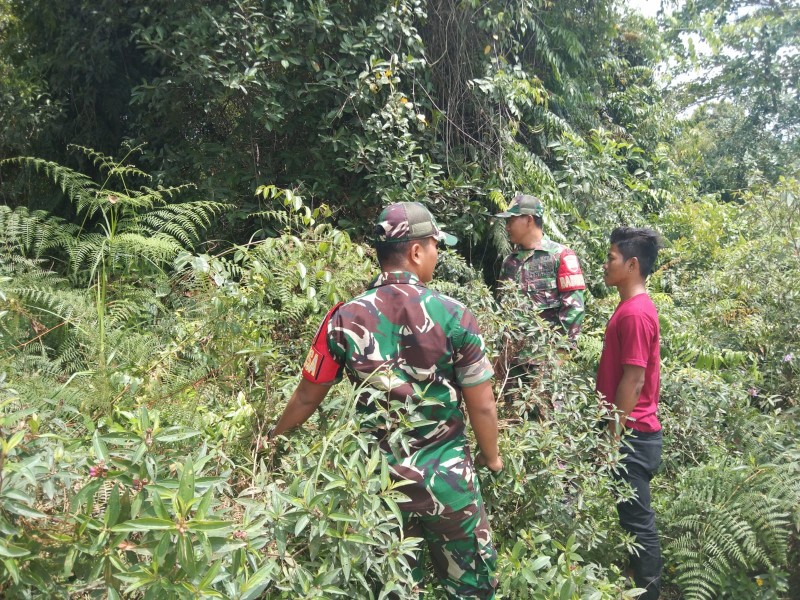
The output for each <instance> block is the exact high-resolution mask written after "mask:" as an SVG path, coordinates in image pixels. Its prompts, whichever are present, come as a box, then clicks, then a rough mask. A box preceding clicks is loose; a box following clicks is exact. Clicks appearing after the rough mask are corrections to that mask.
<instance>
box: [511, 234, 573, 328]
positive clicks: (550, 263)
mask: <svg viewBox="0 0 800 600" xmlns="http://www.w3.org/2000/svg"><path fill="white" fill-rule="evenodd" d="M499 280H500V281H513V282H515V283H516V284H517V285H518V286H519V288H520V289H521V290H522V291H523V292H525V293H527V294H528V296H530V298H531V299H532V300H533V302H534V304H535V305H536V306H537V307H538V308H539V310H540V315H541V316H542V318H543V319H545V320H546V321H548V322H550V323H552V324H553V325H555V326H558V327H563V328H564V330H566V332H567V336H568V337H569V339H570V340H572V341H575V340H576V339H577V337H578V334H579V333H580V331H581V323H583V317H584V302H583V290H584V289H585V287H586V286H585V284H584V281H583V274H582V273H581V267H580V263H579V262H578V257H577V256H575V253H574V252H573V251H572V250H570V249H569V248H567V247H566V246H563V245H562V244H558V243H556V242H553V241H551V240H549V239H547V238H545V239H543V240H542V241H541V243H540V244H539V245H538V246H537V247H536V248H533V249H529V250H517V251H516V252H514V253H513V254H511V255H510V256H508V257H506V259H505V260H504V261H503V267H502V269H501V272H500V277H499Z"/></svg>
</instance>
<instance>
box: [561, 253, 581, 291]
mask: <svg viewBox="0 0 800 600" xmlns="http://www.w3.org/2000/svg"><path fill="white" fill-rule="evenodd" d="M584 289H586V282H585V281H584V280H583V272H582V271H581V263H579V262H578V257H577V256H575V253H574V252H573V251H572V250H570V249H569V248H567V249H566V250H564V251H563V252H562V253H561V264H559V266H558V291H559V292H574V291H575V290H584Z"/></svg>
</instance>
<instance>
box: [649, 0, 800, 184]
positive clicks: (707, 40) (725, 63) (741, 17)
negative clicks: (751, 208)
mask: <svg viewBox="0 0 800 600" xmlns="http://www.w3.org/2000/svg"><path fill="white" fill-rule="evenodd" d="M673 4H675V5H677V6H678V10H676V12H674V13H673V14H672V15H671V16H669V17H667V18H666V19H665V24H666V25H667V31H666V35H667V38H668V39H669V40H670V41H671V42H672V45H673V48H674V49H675V51H676V56H678V57H680V59H681V63H680V65H679V70H680V71H683V72H684V73H685V74H690V76H689V78H688V82H687V79H686V78H683V79H678V81H683V82H684V83H680V84H679V90H680V91H681V92H682V99H683V100H682V101H683V104H684V106H686V107H696V106H704V107H705V108H704V109H703V111H702V112H701V113H699V114H698V115H697V116H696V118H695V120H694V124H700V127H701V128H703V129H705V130H706V131H707V132H711V134H712V135H715V132H719V135H718V137H717V139H716V140H715V147H716V150H715V152H714V153H712V155H711V157H710V160H709V164H708V169H709V170H710V171H711V172H712V173H713V175H712V176H711V178H710V179H707V180H706V183H708V184H711V185H716V186H720V187H719V188H717V190H718V191H722V192H725V191H726V190H735V189H738V188H741V187H744V186H745V185H746V181H745V180H744V179H743V177H746V175H745V174H747V173H751V174H752V173H754V171H756V170H757V171H758V172H759V173H760V174H763V176H764V177H766V178H767V180H769V181H776V180H777V178H778V177H779V176H780V175H782V174H787V173H791V172H793V171H796V169H797V168H798V160H797V150H798V149H799V148H800V88H798V84H799V83H800V60H798V52H800V2H798V0H692V1H690V2H685V3H673ZM726 103H730V104H732V105H733V106H731V107H728V106H726ZM703 122H704V123H705V124H701V123H703ZM718 125H720V126H719V127H717V126H718ZM737 144H738V146H737ZM742 145H745V146H747V147H746V148H741V147H740V146H742ZM714 180H715V181H714Z"/></svg>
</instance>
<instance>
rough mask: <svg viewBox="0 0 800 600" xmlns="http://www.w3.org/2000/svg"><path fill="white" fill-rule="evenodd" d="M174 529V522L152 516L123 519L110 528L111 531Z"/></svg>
mask: <svg viewBox="0 0 800 600" xmlns="http://www.w3.org/2000/svg"><path fill="white" fill-rule="evenodd" d="M168 529H169V530H176V527H175V523H173V522H172V521H169V520H166V519H156V518H153V517H142V518H141V519H133V520H131V521H125V522H124V523H120V524H119V525H115V526H114V527H112V528H111V531H158V530H168Z"/></svg>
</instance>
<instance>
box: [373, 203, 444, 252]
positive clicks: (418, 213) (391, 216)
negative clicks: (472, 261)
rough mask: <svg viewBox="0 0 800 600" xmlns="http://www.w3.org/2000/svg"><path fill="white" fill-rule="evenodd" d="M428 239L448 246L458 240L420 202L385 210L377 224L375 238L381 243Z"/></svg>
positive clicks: (402, 204)
mask: <svg viewBox="0 0 800 600" xmlns="http://www.w3.org/2000/svg"><path fill="white" fill-rule="evenodd" d="M426 237H432V238H436V240H438V241H440V242H444V243H445V244H447V245H448V246H452V245H454V244H455V243H456V242H458V240H457V239H456V237H455V236H453V235H450V234H449V233H445V232H444V231H442V230H441V229H439V226H438V225H437V224H436V221H435V220H434V218H433V215H431V213H430V212H428V209H427V208H425V207H424V206H423V205H422V204H420V203H419V202H396V203H394V204H390V205H389V206H387V207H386V208H384V209H383V211H382V212H381V214H380V215H379V216H378V222H377V223H376V224H375V238H376V240H377V241H379V242H407V241H409V240H420V239H423V238H426Z"/></svg>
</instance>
